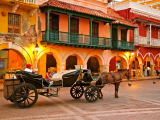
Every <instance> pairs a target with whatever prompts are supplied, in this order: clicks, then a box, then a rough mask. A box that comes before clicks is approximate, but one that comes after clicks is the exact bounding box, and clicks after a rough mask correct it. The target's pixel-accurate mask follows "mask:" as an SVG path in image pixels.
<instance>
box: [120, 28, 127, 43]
mask: <svg viewBox="0 0 160 120" xmlns="http://www.w3.org/2000/svg"><path fill="white" fill-rule="evenodd" d="M121 40H122V41H127V30H125V29H122V30H121Z"/></svg>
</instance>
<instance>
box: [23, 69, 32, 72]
mask: <svg viewBox="0 0 160 120" xmlns="http://www.w3.org/2000/svg"><path fill="white" fill-rule="evenodd" d="M24 71H27V72H31V73H32V70H31V69H28V68H26V69H25V70H24Z"/></svg>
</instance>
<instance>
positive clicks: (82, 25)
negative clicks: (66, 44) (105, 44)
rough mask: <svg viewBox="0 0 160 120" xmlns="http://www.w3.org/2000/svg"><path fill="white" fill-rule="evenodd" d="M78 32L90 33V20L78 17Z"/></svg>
mask: <svg viewBox="0 0 160 120" xmlns="http://www.w3.org/2000/svg"><path fill="white" fill-rule="evenodd" d="M79 34H86V35H90V20H89V19H85V18H79Z"/></svg>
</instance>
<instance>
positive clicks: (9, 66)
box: [0, 49, 26, 78]
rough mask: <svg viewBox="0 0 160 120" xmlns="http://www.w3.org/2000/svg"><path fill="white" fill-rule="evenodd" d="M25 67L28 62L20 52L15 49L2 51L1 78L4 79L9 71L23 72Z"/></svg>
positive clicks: (0, 60) (0, 58) (0, 59)
mask: <svg viewBox="0 0 160 120" xmlns="http://www.w3.org/2000/svg"><path fill="white" fill-rule="evenodd" d="M25 65H26V60H25V58H24V56H23V55H22V54H21V53H20V52H19V51H17V50H13V49H3V50H0V71H1V72H0V78H2V76H3V75H4V74H5V73H6V71H7V70H13V69H21V70H23V69H24V68H25Z"/></svg>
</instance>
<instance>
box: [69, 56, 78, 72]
mask: <svg viewBox="0 0 160 120" xmlns="http://www.w3.org/2000/svg"><path fill="white" fill-rule="evenodd" d="M74 65H77V57H76V56H69V57H68V58H67V60H66V70H68V69H75V66H74Z"/></svg>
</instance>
